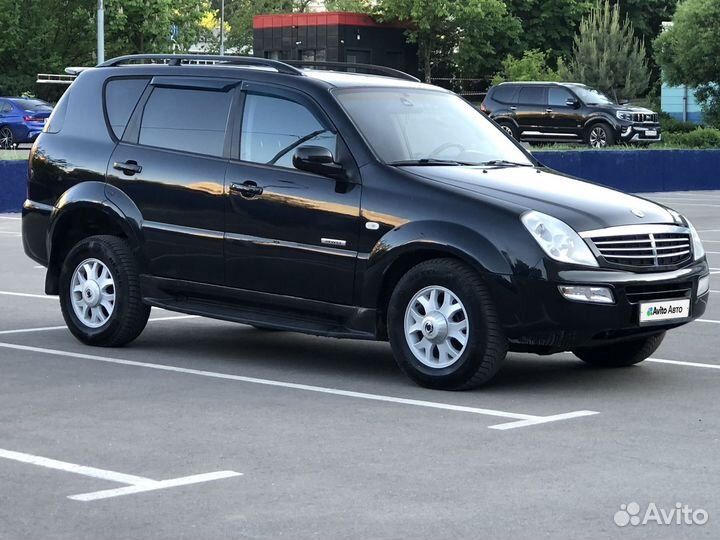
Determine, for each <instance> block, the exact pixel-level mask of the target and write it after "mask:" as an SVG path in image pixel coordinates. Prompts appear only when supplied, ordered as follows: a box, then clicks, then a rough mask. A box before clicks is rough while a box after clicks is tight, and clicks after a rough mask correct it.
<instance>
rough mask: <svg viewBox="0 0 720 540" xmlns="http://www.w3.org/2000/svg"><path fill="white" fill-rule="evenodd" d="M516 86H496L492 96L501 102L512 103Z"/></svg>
mask: <svg viewBox="0 0 720 540" xmlns="http://www.w3.org/2000/svg"><path fill="white" fill-rule="evenodd" d="M516 92H517V87H516V86H498V87H497V88H495V91H494V92H493V95H492V98H493V99H494V100H495V101H500V102H501V103H512V102H513V101H514V97H515V93H516Z"/></svg>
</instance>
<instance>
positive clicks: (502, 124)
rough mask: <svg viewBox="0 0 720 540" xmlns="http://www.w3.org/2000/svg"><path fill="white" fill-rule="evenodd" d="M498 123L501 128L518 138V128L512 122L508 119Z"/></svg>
mask: <svg viewBox="0 0 720 540" xmlns="http://www.w3.org/2000/svg"><path fill="white" fill-rule="evenodd" d="M498 125H499V126H500V129H502V130H503V131H504V132H505V133H507V134H508V135H510V136H511V137H512V138H513V139H516V140H518V135H519V134H518V129H517V127H516V126H515V124H513V123H512V122H508V121H501V122H498Z"/></svg>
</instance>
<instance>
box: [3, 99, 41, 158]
mask: <svg viewBox="0 0 720 540" xmlns="http://www.w3.org/2000/svg"><path fill="white" fill-rule="evenodd" d="M51 112H52V105H50V104H49V103H46V102H44V101H41V100H39V99H30V98H14V97H10V98H2V97H0V149H5V150H9V149H11V148H15V147H16V146H17V145H18V144H20V143H31V142H33V141H35V139H36V138H37V136H38V135H40V133H41V132H42V130H43V128H44V127H45V122H46V121H47V118H48V117H49V116H50V113H51Z"/></svg>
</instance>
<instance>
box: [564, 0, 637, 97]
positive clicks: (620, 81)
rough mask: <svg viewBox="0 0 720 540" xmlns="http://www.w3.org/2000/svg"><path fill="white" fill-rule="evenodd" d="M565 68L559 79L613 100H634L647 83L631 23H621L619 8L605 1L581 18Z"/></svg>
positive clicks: (627, 21) (626, 20) (624, 21)
mask: <svg viewBox="0 0 720 540" xmlns="http://www.w3.org/2000/svg"><path fill="white" fill-rule="evenodd" d="M567 68H568V69H567V73H561V74H562V75H566V76H568V77H570V78H571V79H572V80H574V81H577V82H581V83H585V84H587V85H588V86H592V87H594V88H597V89H598V90H601V91H602V92H605V93H606V94H608V95H610V96H613V97H615V99H628V98H634V97H637V96H638V95H640V94H641V93H642V92H644V91H645V90H646V89H647V87H648V83H649V81H650V69H649V68H648V61H647V57H646V54H645V45H644V43H643V42H642V41H641V40H639V39H638V38H637V37H636V36H635V34H634V30H633V26H632V24H631V23H630V21H629V20H628V19H627V18H625V20H621V17H620V9H619V7H618V5H617V4H615V5H614V6H611V5H610V2H609V1H608V0H603V1H602V2H598V3H597V4H596V5H595V7H593V9H592V11H591V12H590V14H589V15H588V16H587V17H584V18H583V20H582V22H581V23H580V31H579V33H578V34H577V35H576V36H575V43H574V44H573V53H572V57H571V58H570V60H569V62H568V65H567ZM563 71H564V70H563Z"/></svg>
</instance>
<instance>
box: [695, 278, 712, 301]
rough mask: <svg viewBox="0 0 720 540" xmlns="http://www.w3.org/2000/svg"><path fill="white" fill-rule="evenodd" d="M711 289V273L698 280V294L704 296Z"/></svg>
mask: <svg viewBox="0 0 720 540" xmlns="http://www.w3.org/2000/svg"><path fill="white" fill-rule="evenodd" d="M709 290H710V274H708V275H707V276H704V277H701V278H700V279H699V280H698V292H697V293H698V296H702V295H703V294H705V293H706V292H708V291H709Z"/></svg>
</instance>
